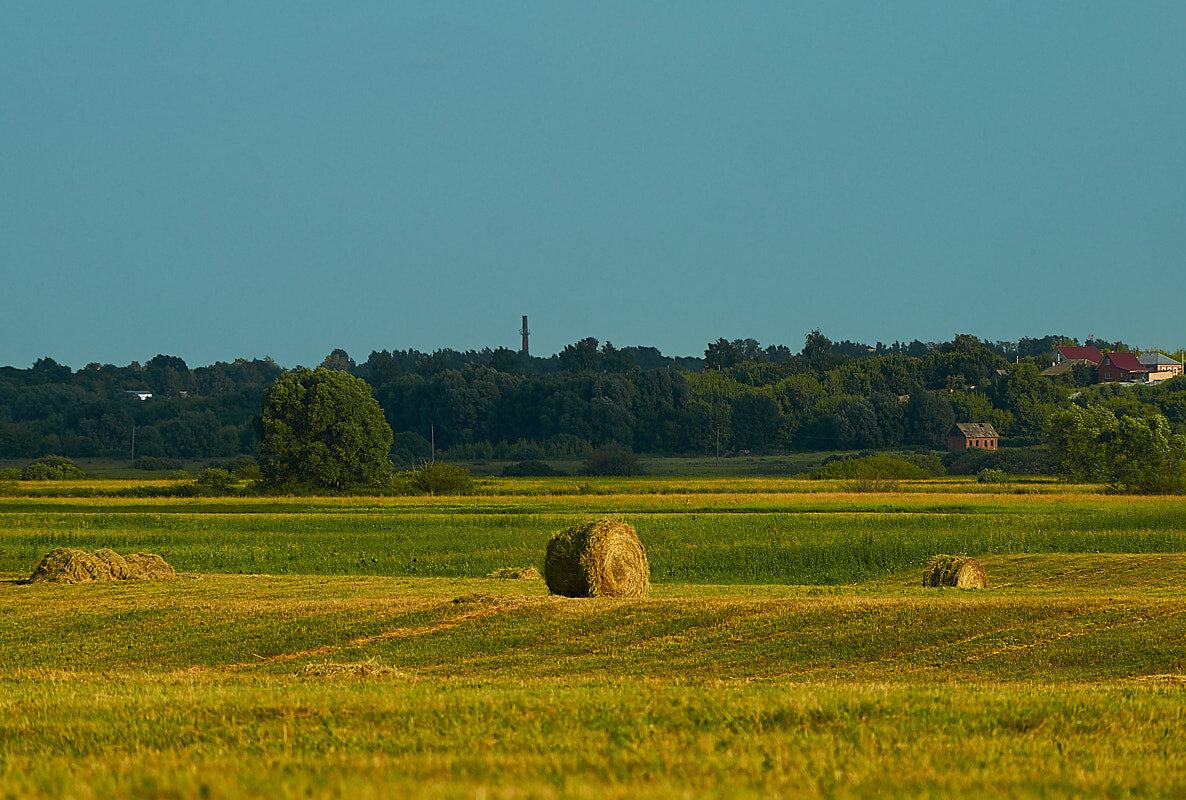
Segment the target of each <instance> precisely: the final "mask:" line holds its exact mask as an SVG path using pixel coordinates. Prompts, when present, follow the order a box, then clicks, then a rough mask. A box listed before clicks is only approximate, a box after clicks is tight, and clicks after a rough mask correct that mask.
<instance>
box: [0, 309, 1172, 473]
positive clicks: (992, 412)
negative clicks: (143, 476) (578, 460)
mask: <svg viewBox="0 0 1186 800" xmlns="http://www.w3.org/2000/svg"><path fill="white" fill-rule="evenodd" d="M1064 343H1075V342H1074V340H1071V339H1068V338H1067V337H1062V336H1056V335H1050V336H1043V337H1036V338H1023V339H1021V340H1019V341H1017V342H988V341H982V340H980V339H978V338H976V337H974V336H970V335H966V334H961V335H959V336H956V337H954V338H953V339H952V340H951V341H949V342H939V343H922V342H917V341H915V342H910V343H901V342H894V343H892V344H889V345H886V344H882V343H876V344H874V345H864V344H861V343H858V342H851V341H847V340H845V341H838V342H834V341H831V340H830V339H828V337H826V336H825V335H823V334H822V333H821V332H819V331H812V332H811V333H810V334H808V335H807V337H806V338H805V341H804V344H803V346H802V347H801V348H798V349H796V350H791V348H789V347H787V346H785V345H769V346H762V345H761V344H760V343H759V342H757V341H755V340H753V339H737V340H731V341H730V340H725V339H718V340H717V341H715V342H711V343H709V344H708V345H707V347H706V348H705V351H704V354H703V356H702V357H680V358H673V357H669V356H665V355H663V354H662V353H661V352H660V351H659V350H658V349H656V348H651V347H624V348H617V347H615V346H614V345H613V344H611V343H610V342H604V343H602V342H600V341H599V340H597V339H595V338H586V339H582V340H581V341H579V342H575V343H573V344H570V345H568V346H567V347H565V348H563V349H562V350H561V351H560V352H558V353H556V354H554V355H552V356H548V357H524V356H522V355H521V354H519V353H515V352H513V351H511V350H507V349H505V348H500V349H495V350H491V349H484V350H477V351H475V350H471V351H464V352H461V351H454V350H438V351H434V352H432V353H424V352H419V351H416V350H394V351H388V350H382V351H374V352H372V353H371V354H370V356H369V357H368V358H367V359H366V360H365V361H362V362H355V361H354V360H353V359H352V358H351V357H350V356H349V354H347V353H346V352H345V351H343V350H334V351H333V352H331V353H330V354H329V355H328V356H327V357H326V358H325V360H324V361H323V362H322V363H321V365H320V366H324V367H327V368H329V369H336V370H342V371H345V372H349V373H350V374H352V375H355V376H356V377H359V378H361V379H363V380H364V381H366V382H367V384H368V385H369V386H370V388H371V391H372V393H373V394H374V396H375V398H376V399H377V400H378V402H379V405H380V407H381V408H382V410H383V414H384V416H385V417H386V420H387V422H388V424H389V425H390V426H391V428H392V430H393V431H394V432H395V436H394V440H393V444H392V448H391V455H392V458H393V460H394V461H395V462H396V464H397V465H400V464H408V463H411V462H414V461H416V460H422V459H423V458H425V457H427V456H428V455H429V452H430V451H431V450H432V448H433V447H434V446H435V448H436V450H437V452H442V453H443V452H448V453H451V454H453V455H456V456H460V457H472V458H515V459H519V458H541V457H577V456H579V457H584V456H587V455H588V454H589V452H590V451H591V450H592V449H593V448H594V447H598V446H602V445H605V444H609V443H616V444H619V445H622V446H624V447H628V448H632V449H633V450H635V451H637V452H647V453H667V454H684V453H689V454H712V453H716V452H722V453H728V452H740V451H751V452H755V453H770V452H785V451H792V450H836V449H876V448H891V447H892V448H896V447H918V448H941V447H942V446H943V444H944V439H945V436H946V434H947V432H948V431H949V430H950V428H951V426H952V424H953V423H954V422H956V421H959V422H990V423H992V424H993V425H994V427H996V429H997V430H998V432H999V433H1001V435H1002V437H1004V438H1005V440H1006V442H1007V443H1015V444H1033V443H1037V442H1040V441H1042V440H1043V439H1044V437H1045V432H1046V430H1047V426H1048V423H1049V420H1050V419H1051V416H1052V415H1053V414H1054V413H1055V412H1056V411H1058V410H1059V409H1065V408H1068V407H1070V406H1073V405H1086V404H1088V403H1096V404H1099V405H1102V406H1104V407H1107V408H1110V409H1112V410H1114V411H1115V412H1118V413H1119V414H1120V415H1125V414H1129V415H1148V414H1150V413H1153V412H1158V413H1161V414H1163V415H1165V416H1166V418H1167V420H1168V423H1169V424H1170V425H1171V426H1172V427H1174V428H1175V429H1177V430H1181V429H1182V427H1183V426H1184V425H1186V381H1184V380H1181V379H1179V380H1175V381H1169V382H1166V383H1164V384H1161V385H1159V386H1139V387H1131V386H1126V387H1115V386H1108V385H1103V386H1096V385H1095V384H1094V380H1095V376H1094V375H1093V374H1091V372H1090V370H1078V371H1074V372H1070V373H1067V374H1066V375H1063V376H1059V377H1057V378H1054V379H1051V378H1046V377H1044V376H1042V375H1041V374H1040V370H1041V368H1043V367H1045V366H1049V363H1050V359H1051V354H1052V352H1053V349H1054V347H1055V346H1057V345H1058V344H1064ZM1092 344H1096V345H1097V346H1101V347H1102V349H1105V350H1109V349H1114V350H1119V349H1127V348H1125V346H1124V344H1123V343H1121V342H1100V341H1094V342H1092ZM284 372H285V370H284V369H283V368H281V367H280V366H279V365H277V364H276V363H275V362H273V361H272V360H270V359H263V360H258V359H257V360H251V361H248V360H245V359H237V360H235V361H233V362H229V363H228V362H218V363H216V364H213V365H210V366H204V367H197V368H192V369H191V368H190V367H189V366H188V365H187V364H186V363H185V362H184V361H183V360H182V359H180V358H177V357H175V356H167V355H158V356H156V357H154V358H153V359H151V360H149V361H148V362H147V363H145V364H143V365H141V364H138V363H132V364H129V365H128V366H125V367H116V366H113V365H110V364H107V365H103V364H88V365H87V366H86V367H84V368H82V369H79V370H76V371H75V370H71V369H70V368H69V367H67V366H65V365H61V364H58V363H56V362H54V361H53V360H52V359H49V358H43V359H40V360H38V361H37V362H36V363H34V364H33V366H32V367H30V368H28V369H17V368H14V367H3V368H0V457H4V458H34V457H38V456H43V455H50V454H59V455H66V456H71V457H110V458H127V457H130V456H131V455H132V447H133V442H134V447H135V455H137V456H140V457H144V458H148V459H153V458H155V459H160V458H184V459H199V458H218V457H230V456H234V455H238V454H246V453H254V452H255V451H256V449H257V446H258V440H257V432H256V428H255V424H254V421H255V420H256V419H257V418H258V417H259V415H260V410H261V407H262V404H263V400H264V397H265V393H266V392H267V391H268V389H269V387H271V386H272V384H273V383H274V382H275V381H276V379H277V378H278V377H280V376H281V375H282V374H284ZM133 392H150V393H151V394H152V395H153V397H152V399H151V400H143V401H142V400H138V399H136V398H137V395H136V394H133Z"/></svg>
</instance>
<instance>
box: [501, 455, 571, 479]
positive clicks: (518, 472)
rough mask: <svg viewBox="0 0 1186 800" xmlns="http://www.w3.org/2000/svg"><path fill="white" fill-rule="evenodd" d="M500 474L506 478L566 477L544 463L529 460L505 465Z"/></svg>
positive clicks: (564, 473)
mask: <svg viewBox="0 0 1186 800" xmlns="http://www.w3.org/2000/svg"><path fill="white" fill-rule="evenodd" d="M502 474H503V475H504V476H505V477H508V478H548V477H551V476H553V475H567V474H568V473H566V472H563V471H561V470H558V469H554V468H553V467H552V465H551V464H548V463H547V462H546V461H537V460H535V459H531V460H528V461H520V462H518V463H516V464H507V465H506V466H505V467H503V469H502Z"/></svg>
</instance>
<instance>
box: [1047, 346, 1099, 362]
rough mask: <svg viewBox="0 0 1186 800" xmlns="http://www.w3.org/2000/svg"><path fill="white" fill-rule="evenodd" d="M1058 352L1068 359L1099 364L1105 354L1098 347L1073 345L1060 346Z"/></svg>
mask: <svg viewBox="0 0 1186 800" xmlns="http://www.w3.org/2000/svg"><path fill="white" fill-rule="evenodd" d="M1058 353H1059V355H1061V356H1062V357H1063V358H1065V359H1066V360H1067V361H1079V360H1083V361H1090V362H1091V363H1092V364H1098V363H1100V362H1101V361H1103V360H1104V354H1103V353H1101V352H1100V349H1099V348H1098V347H1071V346H1069V345H1068V346H1063V347H1059V348H1058Z"/></svg>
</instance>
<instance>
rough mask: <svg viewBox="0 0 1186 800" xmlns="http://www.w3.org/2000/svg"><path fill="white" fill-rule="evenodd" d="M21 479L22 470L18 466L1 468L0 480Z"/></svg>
mask: <svg viewBox="0 0 1186 800" xmlns="http://www.w3.org/2000/svg"><path fill="white" fill-rule="evenodd" d="M20 479H21V471H20V470H19V469H17V468H16V467H7V468H5V469H0V481H19V480H20Z"/></svg>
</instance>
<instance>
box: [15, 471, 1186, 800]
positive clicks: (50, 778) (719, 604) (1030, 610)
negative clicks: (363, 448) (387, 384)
mask: <svg viewBox="0 0 1186 800" xmlns="http://www.w3.org/2000/svg"><path fill="white" fill-rule="evenodd" d="M112 485H113V484H111V483H110V482H109V483H106V484H98V483H90V484H80V485H76V486H73V487H72V488H67V489H66V490H64V491H56V492H54V493H53V494H57V495H59V496H29V495H36V494H49V493H48V492H38V491H22V492H19V493H14V494H13V495H12V496H7V497H0V709H2V711H3V713H0V797H8V796H11V797H79V798H83V797H121V796H122V797H140V796H147V797H237V796H263V797H306V796H329V797H434V798H435V797H440V798H452V797H475V798H476V797H488V798H493V797H507V798H525V797H545V798H548V797H623V798H624V797H631V798H634V797H644V798H649V797H655V798H658V797H755V798H757V797H771V796H775V797H777V796H784V797H875V796H876V797H882V796H896V797H948V796H951V795H953V794H957V793H958V794H963V795H970V796H976V797H998V796H1007V797H1050V796H1054V797H1069V796H1106V797H1180V796H1183V794H1186V744H1184V743H1183V739H1184V737H1183V731H1186V603H1184V600H1186V589H1184V588H1183V587H1184V586H1186V555H1183V553H1184V552H1186V504H1184V503H1182V502H1181V500H1180V499H1176V498H1156V497H1155V498H1147V497H1132V496H1124V495H1107V494H1101V493H1098V492H1095V491H1092V490H1090V489H1087V488H1085V487H1069V486H1066V485H1059V484H1049V483H1035V484H1032V485H1025V486H1010V487H1002V488H998V489H997V490H996V491H985V488H984V487H982V486H979V485H976V484H974V483H970V482H960V481H956V480H944V481H933V482H921V483H918V484H909V483H904V484H903V485H902V486H900V487H897V488H898V491H895V492H891V493H880V494H879V493H869V492H851V491H847V489H849V488H851V487H845V486H842V485H831V484H822V483H821V482H818V481H797V480H792V479H769V478H765V479H758V478H750V479H745V478H736V479H719V478H718V479H707V478H701V479H683V478H651V479H636V480H620V481H613V480H604V479H603V480H598V481H592V482H578V481H576V480H575V479H555V480H523V481H513V480H496V479H486V480H484V482H483V484H482V486H481V487H480V492H479V494H477V495H474V496H470V497H464V498H458V497H437V498H366V497H352V498H270V499H269V498H222V499H218V498H211V499H202V500H180V499H163V498H161V499H135V498H120V497H96V496H79V495H88V494H90V495H93V494H96V491H97V490H102V489H107V488H111V487H112ZM41 488H46V487H41ZM1019 489H1020V490H1023V491H1018V490H1019ZM72 494H73V495H75V496H70V495H72ZM603 515H612V516H617V517H620V518H624V519H626V520H628V521H630V522H631V523H632V524H633V525H634V526H635V527H636V528H637V530H638V532H639V535H640V537H641V538H642V539H643V541H644V543H645V544H646V546H647V548H648V552H649V555H650V560H651V565H652V576H653V581H654V589H653V592H652V596H651V597H650V598H648V599H646V600H631V601H615V600H606V599H598V600H570V599H564V598H554V597H550V596H548V594H547V592H546V588H545V587H544V585H543V583H542V582H540V581H520V580H495V579H490V578H487V577H485V576H486V575H488V574H489V573H490V572H491V571H493V570H494V569H497V568H499V567H505V566H526V565H531V564H534V565H536V566H537V567H542V554H543V548H544V545H545V544H546V541H547V538H548V536H549V535H550V534H551V532H552V531H554V530H557V529H558V528H560V527H563V526H565V525H568V524H571V523H572V522H573V521H583V520H586V519H592V518H596V517H598V516H603ZM56 546H73V547H81V548H85V549H95V548H98V547H104V546H106V547H113V548H114V549H116V550H118V551H120V552H128V551H136V550H148V551H152V552H158V553H161V554H162V555H164V556H165V557H166V558H167V559H169V560H170V562H171V563H173V564H174V565H175V566H176V567H177V568H178V569H179V570H181V571H182V573H183V575H182V576H181V577H180V578H179V579H178V580H176V581H171V582H138V583H130V584H98V585H84V586H53V585H31V584H25V583H23V582H22V580H21V579H22V578H24V577H26V576H27V575H28V574H29V572H30V571H31V569H32V567H33V565H35V563H36V562H37V560H38V559H39V558H40V556H41V555H43V554H44V553H45V552H47V551H48V550H50V549H52V548H53V547H56ZM940 551H942V552H962V553H968V554H972V555H977V556H979V557H980V558H981V560H982V561H983V562H984V564H985V566H986V568H987V570H988V574H989V588H988V589H986V590H982V591H958V590H953V589H924V588H922V587H921V586H920V578H921V570H922V566H923V564H924V563H925V561H926V559H927V557H928V556H929V555H931V554H933V553H935V552H940Z"/></svg>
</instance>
